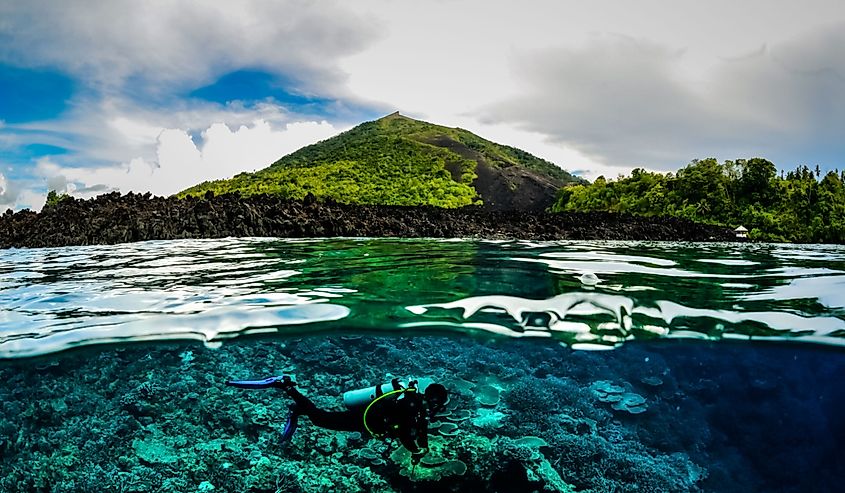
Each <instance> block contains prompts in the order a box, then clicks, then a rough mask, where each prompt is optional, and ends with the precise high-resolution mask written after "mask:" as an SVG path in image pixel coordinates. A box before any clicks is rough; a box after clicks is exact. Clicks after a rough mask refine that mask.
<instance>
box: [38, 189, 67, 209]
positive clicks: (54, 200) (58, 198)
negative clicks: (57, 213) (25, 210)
mask: <svg viewBox="0 0 845 493" xmlns="http://www.w3.org/2000/svg"><path fill="white" fill-rule="evenodd" d="M69 198H70V195H68V194H66V193H63V194H61V195H59V194H57V193H56V191H55V190H50V191H49V192H47V202H45V203H44V207H53V206H55V205H58V204H59V203H60V202H62V201H63V200H67V199H69Z"/></svg>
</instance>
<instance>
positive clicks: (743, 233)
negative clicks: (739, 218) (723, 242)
mask: <svg viewBox="0 0 845 493" xmlns="http://www.w3.org/2000/svg"><path fill="white" fill-rule="evenodd" d="M734 233H736V237H737V238H748V230H747V229H745V226H740V227H738V228H736V229H735V230H734Z"/></svg>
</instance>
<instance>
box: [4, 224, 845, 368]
mask: <svg viewBox="0 0 845 493" xmlns="http://www.w3.org/2000/svg"><path fill="white" fill-rule="evenodd" d="M0 309H2V311H0V358H16V357H26V356H33V355H41V354H46V353H51V352H55V351H61V350H63V349H67V348H71V347H75V346H80V345H87V344H105V343H110V342H127V341H142V340H145V341H149V340H165V339H199V340H202V341H203V342H205V343H207V344H211V345H214V344H218V343H220V342H221V341H223V340H225V339H230V338H233V337H237V336H240V335H245V334H266V335H273V334H282V335H290V334H307V333H310V332H321V333H322V332H325V331H336V332H340V333H344V334H354V333H359V332H379V333H399V332H401V333H404V334H414V333H431V332H437V333H443V334H457V333H461V334H474V335H482V336H487V335H490V336H500V337H535V338H544V339H549V342H550V343H551V342H554V343H563V344H567V345H570V346H572V347H573V348H575V349H602V348H613V347H615V346H618V345H620V344H623V343H625V342H628V341H632V340H637V339H653V338H697V339H711V340H718V339H740V340H749V339H753V340H759V341H763V340H789V341H795V342H808V343H818V344H828V345H842V344H843V341H845V248H842V247H838V246H792V245H770V244H692V243H645V242H542V243H537V242H526V241H506V242H490V241H473V240H466V241H458V240H456V241H438V240H390V239H332V240H268V239H225V240H184V241H168V242H144V243H133V244H124V245H118V246H92V247H71V248H54V249H34V250H7V251H4V252H2V256H0Z"/></svg>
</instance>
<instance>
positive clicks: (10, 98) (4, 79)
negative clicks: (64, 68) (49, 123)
mask: <svg viewBox="0 0 845 493" xmlns="http://www.w3.org/2000/svg"><path fill="white" fill-rule="evenodd" d="M73 92H74V82H73V81H72V80H71V79H70V78H68V77H66V76H64V75H62V74H60V73H58V72H51V71H44V70H30V69H24V68H18V67H13V66H11V65H5V64H0V120H3V121H5V122H7V123H23V122H31V121H37V120H47V119H51V118H55V117H57V116H58V115H59V114H61V113H62V112H63V111H64V110H65V108H66V107H67V101H68V100H69V99H70V98H71V96H73Z"/></svg>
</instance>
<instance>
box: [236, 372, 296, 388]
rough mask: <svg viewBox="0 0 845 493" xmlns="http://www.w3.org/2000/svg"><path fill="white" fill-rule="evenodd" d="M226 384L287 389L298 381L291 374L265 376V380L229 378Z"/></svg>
mask: <svg viewBox="0 0 845 493" xmlns="http://www.w3.org/2000/svg"><path fill="white" fill-rule="evenodd" d="M226 385H230V386H232V387H238V388H241V389H268V388H271V387H273V388H277V389H282V390H287V389H290V388H293V387H295V386H296V382H294V381H293V379H291V378H290V375H279V376H277V377H270V378H265V379H264V380H227V381H226Z"/></svg>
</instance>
